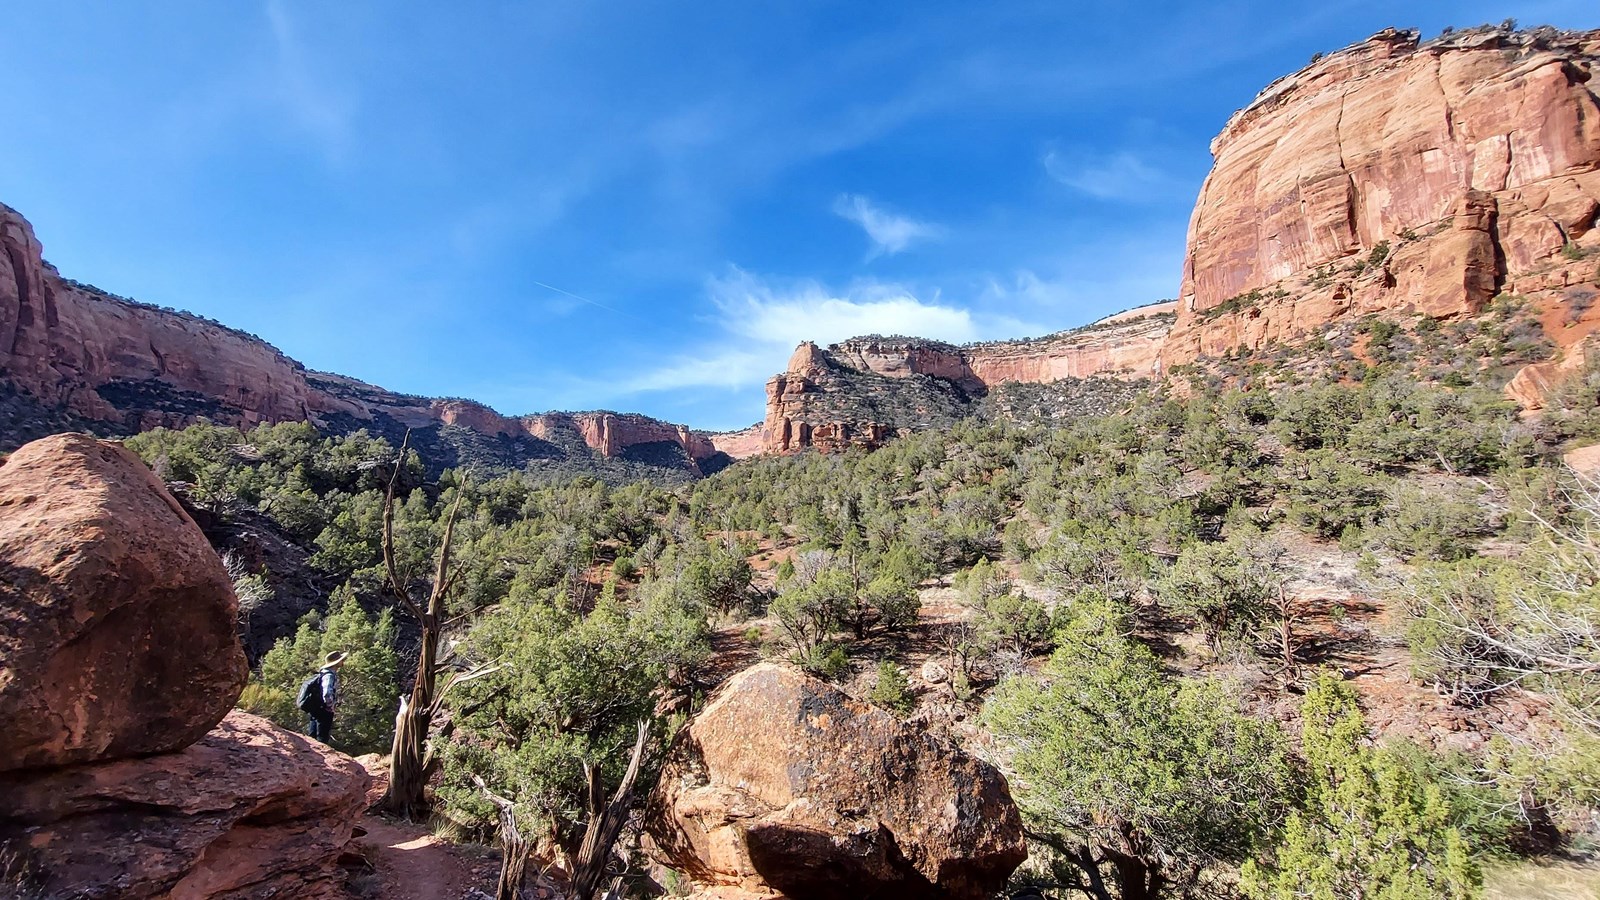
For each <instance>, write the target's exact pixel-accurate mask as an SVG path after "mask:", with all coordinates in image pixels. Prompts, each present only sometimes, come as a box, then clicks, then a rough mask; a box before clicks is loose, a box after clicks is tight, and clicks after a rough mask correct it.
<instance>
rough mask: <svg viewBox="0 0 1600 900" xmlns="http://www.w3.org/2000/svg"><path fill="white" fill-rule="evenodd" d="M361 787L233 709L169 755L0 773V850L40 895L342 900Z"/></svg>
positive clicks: (314, 746)
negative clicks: (343, 865) (343, 867)
mask: <svg viewBox="0 0 1600 900" xmlns="http://www.w3.org/2000/svg"><path fill="white" fill-rule="evenodd" d="M368 781H369V776H368V775H367V772H366V770H365V769H363V768H361V766H359V765H358V764H357V763H356V761H355V760H353V759H351V758H350V757H348V756H345V755H344V754H342V753H338V752H336V751H334V750H330V749H328V748H327V747H324V746H323V745H321V744H319V743H317V742H316V741H313V740H311V739H310V738H306V737H302V736H300V735H297V734H290V733H289V732H287V731H284V730H283V729H281V728H278V727H277V726H275V725H273V724H272V723H270V722H268V721H267V720H265V719H262V718H259V717H257V716H252V715H250V714H249V713H244V712H239V711H237V710H235V711H233V712H230V713H228V715H227V717H226V718H224V719H223V720H222V722H221V724H219V725H218V726H217V727H216V728H214V729H212V730H211V731H210V732H208V733H207V734H205V735H204V736H203V737H202V738H201V739H200V740H199V741H198V742H196V743H194V744H191V745H189V746H187V747H185V748H184V749H182V750H179V751H177V752H175V753H163V754H160V755H157V756H148V757H140V758H133V759H117V760H110V761H106V762H96V763H88V764H84V765H77V766H68V767H65V768H57V769H46V770H34V771H29V772H17V773H12V774H9V775H0V795H3V796H4V797H5V798H6V802H5V804H4V805H3V808H0V846H3V847H4V849H5V850H6V851H7V852H8V853H11V854H13V859H14V860H20V861H21V862H20V864H18V863H15V862H13V863H12V865H13V866H14V867H16V868H20V869H21V871H22V873H23V878H24V886H25V887H28V888H32V889H35V890H37V891H38V892H39V893H38V894H37V896H42V897H81V898H85V900H89V898H96V900H98V898H104V900H113V898H115V900H143V898H155V897H160V898H171V900H199V898H212V897H217V898H222V897H226V898H256V897H261V898H265V897H295V898H309V900H321V898H327V900H340V898H344V897H347V896H349V895H348V894H347V893H345V891H344V889H343V883H342V882H343V876H342V873H341V871H340V869H339V868H338V865H337V857H338V854H339V851H340V848H342V847H344V846H345V844H347V843H348V842H349V840H350V837H351V833H352V831H353V829H354V826H355V823H356V822H357V821H358V820H359V819H360V817H361V813H362V810H363V808H364V807H365V806H366V792H367V783H368ZM24 896H29V895H28V894H26V893H24Z"/></svg>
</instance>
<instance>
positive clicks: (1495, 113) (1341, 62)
mask: <svg viewBox="0 0 1600 900" xmlns="http://www.w3.org/2000/svg"><path fill="white" fill-rule="evenodd" d="M1597 59H1600V31H1591V32H1584V33H1562V32H1556V31H1554V30H1551V29H1540V30H1536V31H1533V32H1526V33H1508V32H1504V31H1500V30H1496V29H1480V30H1476V31H1472V32H1465V33H1460V34H1455V35H1450V36H1446V37H1443V38H1440V39H1437V40H1434V41H1430V42H1427V43H1420V42H1419V41H1418V39H1417V36H1416V34H1415V33H1412V32H1397V31H1392V30H1391V31H1386V32H1383V33H1380V34H1378V35H1375V36H1374V37H1373V38H1371V39H1369V40H1367V41H1365V42H1363V43H1360V44H1357V45H1355V46H1353V47H1350V48H1347V49H1345V50H1342V51H1339V52H1337V53H1333V54H1330V55H1329V56H1327V57H1326V58H1324V59H1321V60H1319V61H1318V62H1315V63H1313V64H1312V65H1311V66H1309V67H1308V68H1306V69H1304V70H1302V71H1300V72H1298V73H1296V74H1294V75H1291V76H1288V77H1287V78H1284V79H1281V80H1279V81H1278V82H1276V83H1274V84H1273V85H1271V86H1269V87H1268V88H1267V89H1266V90H1265V91H1263V92H1262V93H1261V95H1260V96H1258V97H1257V98H1256V100H1255V101H1254V102H1253V103H1251V104H1250V105H1249V106H1248V107H1246V108H1245V109H1243V110H1241V111H1240V112H1238V113H1237V114H1235V115H1234V116H1233V118H1232V119H1230V120H1229V122H1228V124H1227V126H1226V127H1225V128H1224V129H1223V131H1222V133H1221V134H1220V135H1219V136H1218V137H1217V139H1216V140H1215V141H1214V142H1213V143H1212V153H1213V155H1214V156H1215V157H1216V162H1215V165H1214V167H1213V168H1212V171H1211V174H1210V175H1209V176H1208V177H1207V179H1206V182H1205V185H1204V186H1203V187H1202V189H1201V194H1200V199H1199V202H1198V203H1197V204H1196V207H1195V211H1194V215H1193V217H1192V219H1191V221H1190V228H1189V247H1188V256H1187V260H1186V262H1185V265H1184V277H1183V286H1182V290H1181V293H1180V308H1179V310H1178V320H1177V322H1176V324H1175V325H1174V327H1173V331H1172V334H1171V336H1170V338H1169V339H1168V341H1167V343H1166V346H1165V347H1164V348H1163V351H1162V354H1161V355H1162V359H1163V361H1164V362H1166V363H1168V364H1175V363H1183V362H1188V361H1190V360H1193V359H1195V358H1197V357H1199V356H1201V355H1211V354H1218V353H1222V352H1226V351H1229V350H1232V349H1233V348H1235V347H1237V346H1240V345H1244V346H1247V347H1251V348H1257V347H1260V346H1262V345H1263V344H1265V343H1267V342H1269V341H1274V340H1276V341H1283V342H1286V343H1287V342H1294V341H1296V340H1298V339H1301V338H1303V337H1305V336H1306V335H1307V334H1308V333H1310V332H1312V331H1315V330H1316V329H1317V328H1318V327H1319V326H1322V325H1324V324H1326V323H1327V322H1330V321H1332V320H1335V319H1338V318H1341V317H1346V316H1359V315H1366V314H1369V313H1380V314H1382V313H1395V312H1411V313H1422V314H1427V315H1431V316H1436V317H1449V316H1460V315H1471V314H1475V313H1477V312H1479V311H1481V310H1482V308H1483V306H1484V304H1485V303H1486V302H1487V301H1488V300H1489V299H1490V298H1491V297H1493V296H1494V295H1495V294H1496V293H1497V292H1498V291H1500V290H1501V289H1503V288H1505V287H1506V286H1507V285H1508V283H1510V282H1515V281H1517V280H1518V279H1519V277H1520V276H1525V275H1528V274H1530V273H1535V272H1537V271H1539V270H1541V269H1544V268H1549V267H1552V266H1555V265H1558V264H1559V262H1560V261H1559V260H1558V259H1557V258H1556V257H1557V254H1558V253H1559V252H1560V251H1562V249H1563V248H1564V247H1565V246H1566V245H1567V244H1569V243H1571V242H1575V241H1579V240H1580V239H1582V238H1583V237H1584V236H1585V235H1586V234H1588V233H1589V232H1590V230H1591V229H1592V228H1593V227H1594V223H1595V217H1596V212H1597V210H1600V171H1597V169H1600V100H1597V98H1596V95H1595V84H1594V82H1593V80H1592V79H1593V74H1594V67H1595V63H1596V60H1597ZM1563 284H1565V282H1563Z"/></svg>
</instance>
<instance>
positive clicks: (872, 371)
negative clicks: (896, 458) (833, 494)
mask: <svg viewBox="0 0 1600 900" xmlns="http://www.w3.org/2000/svg"><path fill="white" fill-rule="evenodd" d="M1175 309H1176V304H1174V303H1170V302H1168V303H1157V304H1152V305H1149V306H1144V307H1139V308H1136V309H1132V310H1128V311H1126V312H1123V313H1119V314H1117V315H1115V316H1111V317H1109V318H1107V319H1103V320H1101V321H1099V322H1096V323H1094V324H1092V325H1089V326H1087V327H1084V328H1078V329H1074V330H1072V331H1064V332H1061V333H1059V334H1053V335H1049V336H1046V337H1042V338H1037V339H1033V340H1018V341H997V342H994V343H988V344H973V345H970V346H965V347H956V346H951V345H949V344H941V343H937V342H934V341H925V340H920V339H916V338H876V337H867V338H852V339H851V340H848V341H842V342H840V343H837V344H833V345H831V346H829V347H828V348H827V349H826V350H823V349H822V348H819V347H818V346H817V345H816V344H813V343H811V342H809V341H807V342H805V343H802V344H801V345H800V346H799V347H798V348H796V349H795V352H794V355H793V356H791V357H790V359H789V367H788V369H787V370H786V371H785V372H783V373H782V374H780V375H777V376H774V377H773V378H772V380H770V381H768V382H767V416H766V420H765V421H764V422H763V425H762V429H763V438H764V449H765V450H766V452H768V453H786V452H790V451H793V450H802V449H805V448H808V447H815V448H817V449H819V450H824V451H832V450H841V449H845V448H847V447H876V446H878V445H879V444H881V443H883V442H884V441H886V440H888V439H890V438H892V437H894V436H895V435H897V434H899V433H901V432H902V431H905V430H916V429H918V428H921V427H926V425H927V422H925V421H922V419H925V418H931V419H938V418H940V414H941V413H945V414H950V415H954V414H958V413H961V412H963V411H964V409H963V404H965V403H967V402H968V401H970V400H971V399H972V398H975V397H981V396H983V395H984V394H985V393H986V392H988V391H989V390H991V389H993V388H994V387H996V386H998V385H1001V384H1004V383H1006V382H1020V383H1024V384H1041V383H1047V382H1052V381H1059V380H1061V379H1063V378H1087V377H1090V376H1101V377H1109V378H1128V379H1136V378H1153V377H1157V376H1159V375H1160V374H1161V349H1162V346H1163V343H1164V341H1165V338H1166V335H1167V330H1168V328H1169V326H1170V323H1171V319H1172V314H1173V312H1174V310H1175ZM855 376H871V377H876V378H883V379H895V380H901V381H910V382H913V383H916V380H917V379H918V378H922V379H934V380H936V381H937V382H939V383H942V384H945V385H949V386H950V390H949V391H947V392H946V393H949V394H950V395H951V396H950V397H949V398H941V397H940V391H939V390H937V389H934V387H933V385H927V387H928V388H930V389H929V390H925V391H923V393H924V394H925V395H926V396H925V397H924V398H923V399H922V400H921V401H919V400H916V399H911V400H909V401H908V402H907V403H905V404H899V406H901V407H906V408H901V409H899V410H898V411H899V412H900V415H899V416H883V417H881V418H873V417H870V416H868V417H861V416H859V415H858V416H857V417H855V418H848V419H847V418H842V417H841V416H842V415H843V414H845V413H848V412H850V411H852V410H857V409H860V408H871V407H874V406H877V407H887V408H888V409H887V410H885V411H895V410H894V407H895V406H896V404H884V403H878V404H874V403H870V402H869V403H858V402H852V401H856V400H860V399H863V398H860V397H856V396H854V395H855V394H856V393H859V392H860V391H861V390H863V388H862V387H861V386H860V384H859V381H860V379H858V378H855ZM923 384H925V385H926V384H927V383H926V382H923ZM864 390H866V391H867V392H869V393H877V394H879V395H884V394H888V393H891V392H894V393H901V394H906V393H908V392H910V391H911V390H912V389H911V388H901V387H898V386H896V385H894V384H893V382H885V383H880V384H878V385H876V386H872V385H868V386H867V387H865V388H864ZM841 397H842V398H843V400H844V402H839V398H841ZM935 407H940V408H935ZM946 407H947V408H946ZM918 412H930V413H933V415H932V416H928V417H919V416H917V415H914V414H915V413H918ZM906 413H912V414H913V415H910V416H907V415H906Z"/></svg>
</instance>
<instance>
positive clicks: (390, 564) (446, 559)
mask: <svg viewBox="0 0 1600 900" xmlns="http://www.w3.org/2000/svg"><path fill="white" fill-rule="evenodd" d="M410 441H411V433H410V432H409V431H408V432H406V436H405V439H404V440H402V441H401V442H400V457H399V459H398V460H396V462H395V467H394V473H393V474H392V475H390V477H389V489H388V492H387V493H386V494H385V496H384V501H383V565H384V570H385V572H386V573H387V575H388V582H389V592H390V593H391V594H393V595H394V598H395V602H396V603H398V604H399V606H400V607H401V608H402V609H405V610H407V611H409V612H410V613H411V615H412V616H414V617H416V619H417V621H418V622H419V623H421V626H422V637H421V640H420V641H419V642H418V645H417V674H416V677H415V679H413V681H412V683H411V694H410V696H407V697H401V698H400V708H399V710H398V711H397V712H396V713H395V718H394V743H393V744H392V745H391V746H390V750H389V788H388V791H387V792H385V794H384V796H383V802H382V804H381V805H382V807H383V808H384V809H386V810H388V811H389V812H391V813H394V814H395V815H399V816H403V817H405V818H407V819H413V820H414V819H417V818H419V817H420V816H421V815H422V814H424V813H426V812H427V808H428V806H427V795H426V789H427V786H428V777H429V775H430V774H431V770H432V766H433V763H434V759H433V749H432V745H431V744H430V743H429V742H428V731H429V729H430V728H431V727H432V725H433V720H434V718H435V717H436V716H437V715H438V714H439V710H440V708H441V707H442V705H443V703H444V698H445V695H446V694H448V693H449V691H450V689H451V688H453V687H455V686H456V685H458V684H464V683H466V682H468V681H471V680H473V679H475V678H480V677H482V676H484V675H488V674H490V673H491V672H493V671H496V669H497V668H498V667H496V666H489V665H482V666H478V667H476V668H473V669H469V670H466V671H452V672H450V675H449V677H448V678H447V679H446V680H445V682H444V685H443V686H442V687H441V686H440V685H439V674H440V672H441V670H442V669H444V668H445V667H444V666H443V665H442V663H443V661H442V660H441V659H440V658H439V638H440V636H441V632H442V625H443V624H444V612H445V597H446V596H447V595H448V594H449V593H450V588H451V587H452V585H453V584H454V582H455V579H456V577H457V576H458V575H460V574H461V572H460V569H454V570H452V569H451V567H450V544H451V541H452V540H453V539H454V537H455V527H456V515H457V513H459V512H460V510H461V498H462V497H463V496H464V495H465V493H466V492H465V491H464V490H461V491H458V492H457V493H456V499H455V502H453V503H451V504H450V512H449V513H448V514H447V515H446V516H445V522H444V535H443V537H442V538H441V540H440V543H439V553H438V556H437V558H436V559H435V561H434V569H433V585H432V587H431V588H430V589H429V592H428V599H427V601H426V602H425V603H418V602H417V601H416V600H413V599H412V598H411V592H410V590H408V588H407V584H408V580H407V579H402V578H401V576H400V572H399V569H398V567H397V566H396V564H395V555H394V495H395V487H396V485H397V484H398V482H399V480H400V469H401V467H402V466H403V465H404V464H405V458H406V450H407V449H408V447H409V444H410Z"/></svg>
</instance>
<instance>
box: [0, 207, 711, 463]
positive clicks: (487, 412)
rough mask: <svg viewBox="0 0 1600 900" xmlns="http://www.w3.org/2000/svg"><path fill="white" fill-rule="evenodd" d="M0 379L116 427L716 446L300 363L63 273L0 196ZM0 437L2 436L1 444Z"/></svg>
mask: <svg viewBox="0 0 1600 900" xmlns="http://www.w3.org/2000/svg"><path fill="white" fill-rule="evenodd" d="M0 383H3V384H5V385H6V386H7V387H9V389H10V390H12V391H14V392H17V393H19V394H20V395H22V396H24V397H26V398H29V399H30V400H31V402H32V403H34V404H36V405H37V407H38V410H39V411H40V412H42V413H47V414H61V415H65V416H67V417H70V418H73V419H76V420H78V421H81V422H84V423H89V424H95V423H98V424H100V425H101V426H103V428H102V430H104V431H106V432H114V433H131V432H137V431H142V430H146V429H149V428H154V427H156V426H158V425H166V426H175V427H181V426H183V425H187V424H189V423H191V422H194V421H196V420H197V419H199V418H202V417H204V418H207V419H210V420H211V421H213V422H217V423H219V424H228V425H240V426H250V425H254V424H257V423H260V422H282V421H309V422H311V423H313V424H315V425H317V426H319V427H322V428H325V429H327V430H331V431H338V430H349V429H353V428H359V427H365V428H371V429H373V430H377V431H380V432H384V433H391V432H393V433H396V434H398V433H399V432H403V431H404V430H405V429H406V428H412V429H431V430H433V431H439V430H441V429H449V428H457V429H465V430H467V431H470V432H474V433H476V434H478V435H482V436H484V437H487V438H491V439H494V440H496V441H498V442H500V443H501V444H502V445H503V446H501V447H500V448H499V450H500V452H499V454H498V455H499V456H501V457H504V460H503V461H504V462H506V463H507V464H517V463H520V462H522V461H525V460H526V459H530V458H539V457H541V456H552V455H556V454H557V451H556V450H554V449H553V446H552V437H553V436H554V437H559V438H566V437H568V436H571V437H574V438H576V439H577V440H578V441H581V443H582V444H583V445H586V446H587V447H589V448H590V449H592V450H595V451H597V452H599V453H600V454H602V455H603V456H608V457H617V456H625V455H626V454H627V453H628V452H629V450H630V448H633V447H636V446H640V445H646V444H661V443H668V444H672V445H675V446H676V447H677V448H678V449H679V451H681V453H682V455H683V457H684V458H685V459H686V460H687V463H686V465H687V466H688V467H689V468H691V469H693V470H694V471H696V472H698V471H699V466H700V464H701V463H706V462H715V461H717V460H718V459H719V457H720V456H721V454H722V451H719V450H718V449H717V448H716V447H714V446H713V445H712V442H711V440H710V438H709V437H707V436H706V435H704V434H701V433H699V432H692V431H690V430H689V429H687V428H685V427H683V426H681V425H672V424H669V423H666V422H660V421H657V420H655V419H650V418H648V417H645V416H637V415H619V414H616V413H608V412H596V413H574V414H567V413H553V414H544V415H532V416H524V417H520V418H513V417H509V416H502V415H500V414H499V413H497V412H495V411H494V410H492V409H490V408H488V407H487V406H484V405H482V404H480V403H474V402H472V401H470V400H459V399H437V398H429V397H414V396H409V395H403V394H395V393H392V392H389V391H385V390H383V389H381V388H378V387H374V386H372V385H369V384H364V383H362V382H360V381H357V380H355V379H350V378H343V377H340V376H337V375H329V374H325V373H320V372H310V371H307V370H306V369H305V368H304V367H303V366H301V365H300V364H299V363H298V362H295V361H294V360H292V359H290V358H289V357H287V356H284V355H283V354H282V353H281V352H279V351H278V350H277V349H276V348H274V347H273V346H272V345H270V344H268V343H266V342H265V341H263V340H261V339H260V338H257V337H255V336H254V335H250V334H246V333H244V332H241V331H236V330H234V329H231V328H227V327H225V326H223V325H220V324H218V323H215V322H211V321H208V320H206V319H202V318H199V317H197V316H192V315H189V314H187V313H181V312H177V311H175V310H169V309H162V308H159V307H154V306H149V305H145V304H141V303H136V302H133V301H131V300H127V299H125V298H121V297H116V296H113V295H111V294H107V293H105V292H103V291H100V290H98V289H96V288H92V287H89V286H87V285H82V284H78V283H76V282H73V281H71V280H69V279H65V278H63V277H61V275H60V273H58V272H57V271H56V270H55V268H54V267H53V266H51V265H49V264H48V263H46V262H45V261H44V258H43V249H42V247H41V246H40V244H39V241H38V239H37V238H36V237H35V236H34V232H33V227H32V226H31V225H30V224H29V223H28V222H27V220H26V219H24V218H23V217H22V216H21V215H20V214H19V213H17V212H16V211H15V210H13V209H11V208H10V207H7V206H4V205H3V204H0ZM17 433H18V434H22V433H23V430H22V429H18V430H17ZM13 440H15V437H13ZM3 442H4V436H0V448H4V447H3ZM458 443H459V442H458ZM12 446H14V444H13V445H12ZM444 449H448V448H444ZM457 461H458V460H456V459H454V458H451V459H450V460H448V463H449V464H454V463H456V462H457Z"/></svg>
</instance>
